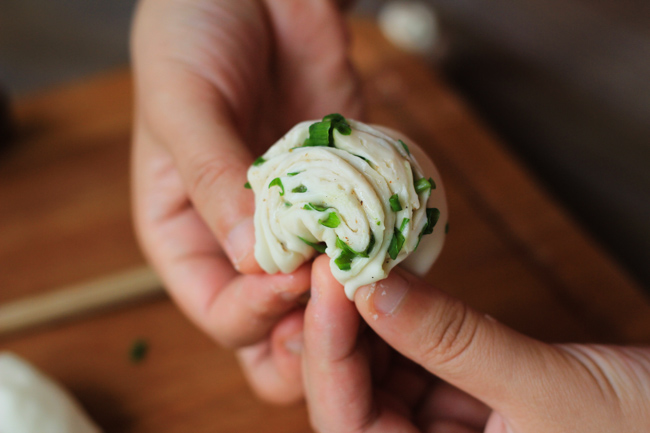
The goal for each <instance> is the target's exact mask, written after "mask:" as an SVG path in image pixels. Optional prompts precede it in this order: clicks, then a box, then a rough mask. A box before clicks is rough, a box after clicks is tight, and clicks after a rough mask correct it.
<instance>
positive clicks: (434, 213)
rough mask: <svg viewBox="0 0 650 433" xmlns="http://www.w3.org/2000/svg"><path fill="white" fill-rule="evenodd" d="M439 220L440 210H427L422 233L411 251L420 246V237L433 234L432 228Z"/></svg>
mask: <svg viewBox="0 0 650 433" xmlns="http://www.w3.org/2000/svg"><path fill="white" fill-rule="evenodd" d="M439 218H440V210H439V209H438V208H435V207H434V208H427V222H426V224H424V227H422V231H421V232H420V235H419V236H418V243H417V244H416V245H415V248H414V249H413V251H415V250H417V249H418V246H419V245H420V241H421V240H422V236H424V235H430V234H431V233H433V228H434V227H435V226H436V224H437V223H438V219H439Z"/></svg>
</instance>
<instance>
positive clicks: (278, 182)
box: [269, 177, 284, 195]
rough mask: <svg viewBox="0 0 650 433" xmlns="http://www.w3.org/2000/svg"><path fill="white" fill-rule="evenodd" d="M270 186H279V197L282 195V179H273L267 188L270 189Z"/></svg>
mask: <svg viewBox="0 0 650 433" xmlns="http://www.w3.org/2000/svg"><path fill="white" fill-rule="evenodd" d="M272 186H279V187H280V188H282V191H281V192H280V195H284V185H282V179H280V178H279V177H276V178H275V179H273V180H272V181H271V183H269V188H271V187H272Z"/></svg>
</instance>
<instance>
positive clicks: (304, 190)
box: [291, 185, 307, 193]
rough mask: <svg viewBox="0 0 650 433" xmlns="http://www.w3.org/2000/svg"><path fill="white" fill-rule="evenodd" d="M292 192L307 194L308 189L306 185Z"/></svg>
mask: <svg viewBox="0 0 650 433" xmlns="http://www.w3.org/2000/svg"><path fill="white" fill-rule="evenodd" d="M291 192H298V193H300V192H307V187H306V186H305V185H299V186H297V187H295V188H294V189H292V190H291Z"/></svg>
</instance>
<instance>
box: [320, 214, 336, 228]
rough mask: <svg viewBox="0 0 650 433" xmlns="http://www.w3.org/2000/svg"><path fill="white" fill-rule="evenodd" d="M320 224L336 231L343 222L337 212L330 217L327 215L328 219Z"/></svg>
mask: <svg viewBox="0 0 650 433" xmlns="http://www.w3.org/2000/svg"><path fill="white" fill-rule="evenodd" d="M319 223H321V225H324V226H325V227H329V228H331V229H335V228H337V227H338V226H339V225H340V224H341V220H340V219H339V216H338V215H337V214H336V212H330V213H329V215H327V218H325V219H324V220H320V221H319Z"/></svg>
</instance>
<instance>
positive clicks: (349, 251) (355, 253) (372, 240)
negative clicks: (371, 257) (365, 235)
mask: <svg viewBox="0 0 650 433" xmlns="http://www.w3.org/2000/svg"><path fill="white" fill-rule="evenodd" d="M374 244H375V236H374V235H373V234H372V233H370V242H368V247H366V251H367V250H368V248H370V249H372V246H374ZM336 246H337V247H339V248H340V249H342V250H343V251H345V252H346V254H349V255H351V256H352V257H365V258H367V257H368V254H367V253H366V251H362V252H358V251H355V250H353V249H352V248H351V247H350V245H348V244H346V243H345V242H343V241H342V240H341V238H338V237H337V238H336Z"/></svg>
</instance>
